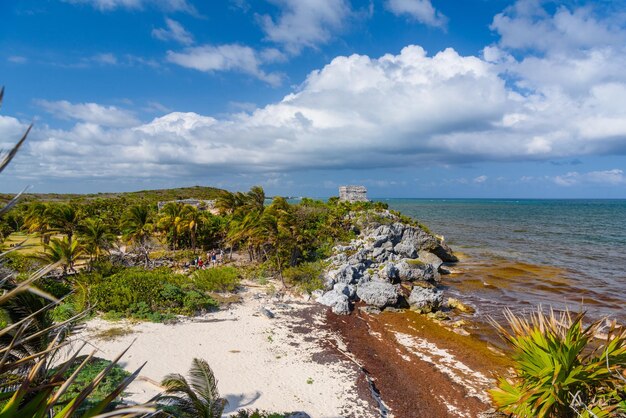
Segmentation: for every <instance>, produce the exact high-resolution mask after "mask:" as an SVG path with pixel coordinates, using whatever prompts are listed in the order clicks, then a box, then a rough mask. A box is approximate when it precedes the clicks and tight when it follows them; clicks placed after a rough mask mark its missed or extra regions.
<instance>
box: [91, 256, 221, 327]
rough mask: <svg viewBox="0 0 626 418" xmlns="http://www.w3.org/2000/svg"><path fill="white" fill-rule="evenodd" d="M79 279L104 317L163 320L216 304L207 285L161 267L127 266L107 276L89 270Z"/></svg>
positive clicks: (215, 305) (196, 311)
mask: <svg viewBox="0 0 626 418" xmlns="http://www.w3.org/2000/svg"><path fill="white" fill-rule="evenodd" d="M90 281H91V282H90ZM81 282H82V283H83V284H84V285H85V286H87V287H88V291H87V293H88V295H89V302H90V304H91V305H92V306H96V308H97V309H98V310H100V311H104V312H107V313H106V314H105V316H104V317H105V319H112V320H117V319H121V318H122V317H131V318H136V319H140V320H145V321H152V322H163V321H166V320H170V319H174V318H175V315H194V314H197V313H198V312H202V311H206V310H211V309H214V308H216V307H217V306H218V303H217V302H216V301H215V300H214V299H212V298H211V297H210V296H208V295H206V294H205V293H204V291H205V288H208V286H204V288H201V287H199V286H197V285H196V284H195V283H194V282H193V281H190V280H189V279H188V278H187V277H185V276H183V275H179V274H174V273H172V272H171V271H169V270H165V269H161V270H153V271H148V270H144V269H141V268H131V269H126V270H122V271H119V272H118V273H116V274H114V275H112V276H110V277H102V276H100V275H99V274H93V275H91V276H89V278H83V279H82V281H81ZM207 290H209V289H207Z"/></svg>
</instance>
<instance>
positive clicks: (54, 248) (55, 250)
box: [39, 237, 83, 276]
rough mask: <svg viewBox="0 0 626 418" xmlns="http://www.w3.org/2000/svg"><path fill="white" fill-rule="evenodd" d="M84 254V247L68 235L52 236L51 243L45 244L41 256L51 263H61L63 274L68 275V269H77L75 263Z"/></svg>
mask: <svg viewBox="0 0 626 418" xmlns="http://www.w3.org/2000/svg"><path fill="white" fill-rule="evenodd" d="M82 254H83V249H82V247H81V246H80V245H79V244H78V242H77V241H70V240H69V238H67V237H63V239H58V238H52V239H51V240H50V243H49V244H44V252H43V253H42V254H40V255H39V258H40V259H42V260H44V261H46V262H47V263H50V264H54V263H61V265H62V266H63V276H66V275H67V272H68V270H69V271H74V272H75V271H76V270H74V263H76V260H78V257H80V256H81V255H82Z"/></svg>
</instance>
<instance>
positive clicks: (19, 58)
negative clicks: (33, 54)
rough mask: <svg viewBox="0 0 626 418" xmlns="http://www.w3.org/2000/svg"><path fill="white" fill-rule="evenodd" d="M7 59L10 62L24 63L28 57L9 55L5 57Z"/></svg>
mask: <svg viewBox="0 0 626 418" xmlns="http://www.w3.org/2000/svg"><path fill="white" fill-rule="evenodd" d="M7 61H9V62H12V63H13V64H25V63H26V62H28V58H26V57H23V56H21V55H11V56H9V57H8V58H7Z"/></svg>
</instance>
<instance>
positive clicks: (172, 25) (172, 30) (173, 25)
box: [152, 18, 193, 45]
mask: <svg viewBox="0 0 626 418" xmlns="http://www.w3.org/2000/svg"><path fill="white" fill-rule="evenodd" d="M165 25H166V26H167V28H156V29H152V36H153V37H155V38H157V39H160V40H162V41H175V42H178V43H181V44H183V45H191V44H192V43H193V36H192V35H191V33H189V32H187V30H186V29H185V28H184V27H183V25H181V24H180V23H179V22H177V21H175V20H174V19H170V18H165Z"/></svg>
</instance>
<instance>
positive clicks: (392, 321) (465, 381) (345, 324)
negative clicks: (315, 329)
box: [326, 309, 508, 418]
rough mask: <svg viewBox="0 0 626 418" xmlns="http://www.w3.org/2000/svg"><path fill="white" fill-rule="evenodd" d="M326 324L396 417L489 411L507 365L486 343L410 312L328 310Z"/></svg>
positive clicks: (453, 414) (464, 415) (457, 414)
mask: <svg viewBox="0 0 626 418" xmlns="http://www.w3.org/2000/svg"><path fill="white" fill-rule="evenodd" d="M326 324H327V326H328V328H329V330H331V331H332V332H335V333H337V334H338V335H340V336H341V339H342V340H343V342H344V343H345V350H346V351H347V352H349V353H350V355H352V356H354V358H355V359H356V361H358V362H359V363H360V365H361V367H362V369H363V370H364V371H365V373H367V375H368V376H369V377H370V378H371V380H372V381H373V383H374V385H375V387H376V390H377V391H378V392H379V393H380V397H381V399H382V401H383V402H384V404H385V405H386V406H387V407H388V408H389V409H390V411H391V414H392V416H393V417H395V418H417V417H431V418H438V417H477V416H478V415H479V414H480V413H482V412H485V411H488V410H489V409H491V404H490V401H489V397H488V395H487V390H488V389H489V388H492V387H494V386H495V375H496V373H504V372H505V371H506V367H507V365H508V360H507V358H506V356H504V355H503V354H501V353H497V352H496V351H492V350H493V349H490V348H489V345H488V344H486V343H484V342H482V341H479V340H478V339H476V338H475V337H472V336H464V335H459V334H457V333H455V332H453V331H451V330H448V329H446V328H444V327H442V326H441V325H440V324H438V323H436V322H434V321H433V320H430V319H427V318H426V317H424V316H420V315H418V314H415V313H413V312H405V313H382V314H380V315H369V314H366V313H364V312H362V311H360V310H358V309H357V310H355V311H354V312H353V313H352V314H351V315H349V316H337V315H334V314H333V313H332V312H330V311H328V312H327V314H326Z"/></svg>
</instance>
